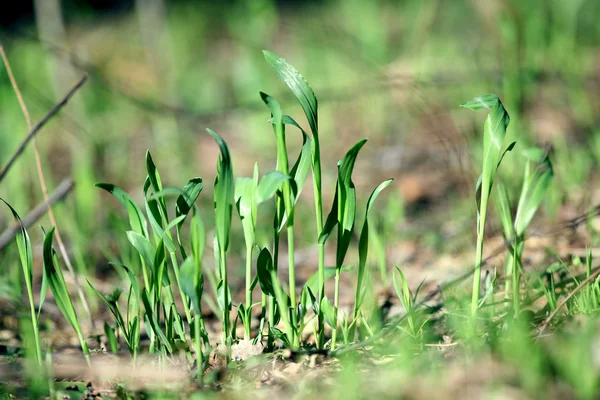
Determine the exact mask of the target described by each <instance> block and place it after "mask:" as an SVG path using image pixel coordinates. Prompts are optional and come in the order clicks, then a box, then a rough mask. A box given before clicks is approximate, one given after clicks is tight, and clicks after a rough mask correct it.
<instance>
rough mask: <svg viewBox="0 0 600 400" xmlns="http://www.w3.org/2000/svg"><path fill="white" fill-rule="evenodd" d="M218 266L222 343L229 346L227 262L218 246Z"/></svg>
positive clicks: (223, 251)
mask: <svg viewBox="0 0 600 400" xmlns="http://www.w3.org/2000/svg"><path fill="white" fill-rule="evenodd" d="M219 264H220V269H221V280H222V281H223V299H224V300H223V343H225V344H226V345H227V347H229V346H230V345H231V332H229V306H230V304H229V300H228V299H229V285H228V284H227V262H226V259H225V249H223V248H222V247H221V246H219Z"/></svg>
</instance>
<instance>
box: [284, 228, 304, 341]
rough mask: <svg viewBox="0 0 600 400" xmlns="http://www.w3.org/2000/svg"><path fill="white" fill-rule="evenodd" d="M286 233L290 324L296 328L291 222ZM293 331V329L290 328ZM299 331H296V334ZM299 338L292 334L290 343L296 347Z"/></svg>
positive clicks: (292, 230) (292, 229) (292, 231)
mask: <svg viewBox="0 0 600 400" xmlns="http://www.w3.org/2000/svg"><path fill="white" fill-rule="evenodd" d="M287 234H288V264H289V268H290V273H289V278H290V279H289V282H290V307H291V312H290V314H291V316H292V326H293V327H294V329H296V327H297V326H298V325H297V316H296V272H295V262H294V226H293V223H292V224H290V225H288V228H287ZM292 333H294V330H292ZM299 334H301V332H298V335H299ZM299 341H300V339H299V338H298V337H297V335H295V334H294V335H293V336H292V344H293V346H294V347H298V346H299V345H300V343H299Z"/></svg>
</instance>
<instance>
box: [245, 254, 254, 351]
mask: <svg viewBox="0 0 600 400" xmlns="http://www.w3.org/2000/svg"><path fill="white" fill-rule="evenodd" d="M251 286H252V246H248V247H246V310H247V313H248V314H247V315H250V309H251V308H252V288H251ZM244 325H245V326H244V339H245V340H250V321H249V320H248V321H246V320H244Z"/></svg>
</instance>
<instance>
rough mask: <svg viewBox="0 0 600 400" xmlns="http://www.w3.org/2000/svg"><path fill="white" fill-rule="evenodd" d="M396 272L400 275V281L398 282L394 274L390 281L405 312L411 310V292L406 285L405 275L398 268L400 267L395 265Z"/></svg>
mask: <svg viewBox="0 0 600 400" xmlns="http://www.w3.org/2000/svg"><path fill="white" fill-rule="evenodd" d="M396 272H398V274H399V275H400V279H401V282H400V283H398V281H397V280H396V274H392V282H393V284H394V289H395V290H396V294H397V295H398V298H399V299H400V302H401V303H402V306H403V307H404V310H405V311H406V312H407V313H410V312H411V310H412V294H411V291H410V288H409V287H408V283H407V282H406V277H405V276H404V274H403V273H402V271H401V270H400V268H398V267H396Z"/></svg>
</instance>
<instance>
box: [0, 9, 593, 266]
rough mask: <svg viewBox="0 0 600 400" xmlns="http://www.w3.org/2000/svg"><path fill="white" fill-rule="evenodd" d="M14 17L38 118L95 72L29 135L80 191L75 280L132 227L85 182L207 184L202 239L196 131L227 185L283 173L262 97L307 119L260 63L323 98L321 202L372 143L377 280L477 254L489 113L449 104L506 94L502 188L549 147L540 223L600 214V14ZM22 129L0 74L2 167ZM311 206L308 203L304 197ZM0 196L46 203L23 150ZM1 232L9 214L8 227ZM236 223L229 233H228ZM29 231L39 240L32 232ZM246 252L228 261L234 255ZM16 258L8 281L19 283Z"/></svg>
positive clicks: (63, 221)
mask: <svg viewBox="0 0 600 400" xmlns="http://www.w3.org/2000/svg"><path fill="white" fill-rule="evenodd" d="M19 4H20V5H19V6H18V7H16V8H15V9H14V10H12V11H7V12H4V10H3V11H2V14H3V15H2V18H1V22H2V27H1V30H0V44H1V45H4V46H5V49H6V52H7V54H8V57H9V60H10V62H11V64H12V67H13V71H14V73H15V76H16V79H17V82H18V83H19V85H20V88H21V90H22V92H23V94H24V98H25V102H26V103H27V106H28V108H29V110H30V112H31V114H32V116H33V119H34V121H38V120H39V119H41V118H42V117H43V115H44V114H45V113H46V112H47V111H48V110H49V109H50V107H51V106H52V105H53V104H54V103H55V102H56V101H58V100H59V99H60V98H61V97H62V96H63V95H64V94H65V93H66V92H67V91H68V90H69V89H70V87H71V86H72V85H73V84H74V83H75V82H76V81H77V80H78V79H79V77H80V76H81V75H82V74H84V73H87V74H88V75H89V78H90V79H89V81H88V83H87V84H86V85H85V86H84V88H83V89H82V90H81V91H80V92H78V93H77V94H76V95H75V97H74V99H73V100H72V101H71V102H70V103H69V104H68V106H67V107H66V108H65V109H64V110H63V111H62V112H61V113H60V115H59V116H58V117H57V118H55V119H53V120H52V122H51V123H50V124H49V125H48V126H47V127H46V128H44V129H43V130H42V131H41V133H40V134H39V143H40V150H41V153H42V158H43V163H44V168H45V171H46V175H47V179H49V182H50V188H49V190H50V191H52V189H53V188H54V187H55V186H56V185H57V184H58V183H59V182H61V181H62V180H63V179H64V178H68V177H72V178H73V179H74V180H75V182H76V189H75V190H74V191H73V192H72V193H71V194H70V195H69V196H68V198H67V199H66V200H65V201H64V202H62V203H60V204H58V205H57V206H56V207H55V208H54V209H55V212H56V214H57V218H58V221H59V225H60V228H61V229H62V230H63V231H64V233H63V235H64V236H66V239H67V242H68V245H69V249H70V251H71V252H72V255H73V258H74V259H75V260H76V264H77V266H78V268H80V269H81V270H84V271H93V270H94V269H95V273H96V274H99V273H101V272H102V271H103V270H106V271H108V270H110V267H109V266H107V265H106V260H114V259H122V258H123V257H125V254H127V253H130V252H131V250H130V249H129V246H128V244H127V240H126V237H125V234H124V231H125V229H124V227H125V226H126V221H125V218H124V213H123V212H122V211H121V210H120V208H119V207H118V206H117V204H116V202H115V201H113V199H109V196H108V195H107V194H105V193H102V192H101V190H99V189H97V188H95V187H94V183H96V182H112V183H115V184H117V185H119V186H120V187H122V188H124V189H125V190H127V191H129V192H130V193H131V194H132V195H133V196H134V198H137V199H140V198H141V195H142V190H141V189H142V184H143V179H144V177H145V174H146V172H145V164H144V155H145V152H146V150H150V152H151V153H152V155H153V158H154V160H155V162H156V163H157V165H158V167H159V169H160V172H161V175H162V180H163V182H164V183H165V185H166V186H177V187H181V186H182V185H183V184H184V183H185V182H186V181H187V180H188V179H189V178H191V177H194V176H201V177H203V178H204V181H205V190H204V192H203V193H202V194H201V196H200V199H201V200H200V201H201V202H203V204H204V205H205V206H206V207H207V208H206V219H207V221H208V224H209V226H210V218H211V212H209V208H210V207H211V205H212V189H211V186H212V182H213V179H214V176H215V164H216V158H217V148H216V146H215V145H214V144H213V142H212V139H211V138H210V137H209V136H208V135H207V134H206V132H205V131H204V128H206V127H210V128H212V129H214V130H216V131H217V132H219V133H220V134H221V135H222V136H223V137H224V138H225V139H226V140H227V141H228V143H229V145H230V147H231V151H232V153H233V159H234V172H235V174H236V175H237V176H249V175H251V171H252V167H253V164H254V162H255V161H258V162H259V165H260V167H261V171H263V172H266V171H268V170H270V169H272V168H273V167H274V165H275V141H274V138H273V134H272V131H271V128H270V126H269V124H268V123H267V119H268V117H269V112H268V110H267V108H266V107H265V106H264V105H263V104H262V102H261V100H260V96H259V91H261V90H262V91H265V92H267V93H269V94H271V95H273V96H275V97H276V98H278V99H279V100H280V101H281V102H282V104H283V107H284V112H286V113H287V114H290V115H292V116H294V117H295V118H297V119H298V121H300V122H301V123H302V124H304V125H305V126H306V121H305V120H304V117H303V114H302V112H301V110H300V108H299V106H298V105H297V104H296V102H295V100H294V99H293V97H292V96H290V94H289V93H288V92H287V90H286V88H285V87H284V85H282V84H281V82H280V81H279V80H278V79H277V77H276V76H275V74H273V72H272V71H271V70H270V69H269V68H268V66H267V65H266V64H265V62H264V59H263V56H262V53H261V50H262V49H269V50H271V51H274V52H276V53H278V54H280V55H281V56H283V57H285V58H286V59H287V60H288V61H290V62H291V63H292V64H293V65H294V66H296V68H297V69H298V70H299V71H300V72H301V73H302V74H303V75H304V76H305V77H306V79H307V80H308V82H309V83H310V84H311V86H312V87H313V89H314V91H315V93H316V95H317V97H318V99H319V105H320V118H319V119H320V122H321V129H320V131H321V146H322V149H323V150H322V152H323V159H324V174H325V175H324V190H325V195H326V198H327V199H330V198H331V197H332V195H333V187H334V183H335V173H336V171H335V162H336V161H337V160H338V159H340V158H341V157H342V156H343V154H344V153H345V151H346V150H347V149H348V148H349V147H350V146H351V144H352V143H354V142H355V141H357V140H359V139H360V138H363V137H367V138H369V143H368V145H367V147H366V148H365V150H364V152H363V153H362V154H361V156H360V159H359V163H358V164H357V172H356V176H355V182H356V184H357V187H358V188H359V189H358V193H359V201H361V202H362V203H361V204H363V203H364V202H365V201H366V198H364V195H365V192H367V193H368V191H370V190H371V189H372V188H373V187H374V186H375V185H376V184H377V183H378V182H380V181H381V180H382V179H384V178H387V177H393V178H395V179H396V182H395V184H394V186H393V188H394V190H393V191H391V192H390V193H389V194H388V195H387V196H386V198H385V200H384V201H387V205H384V206H383V207H381V208H380V211H379V213H380V215H379V216H377V215H376V216H375V217H374V218H375V219H377V221H378V227H379V229H378V230H377V232H379V236H378V237H377V238H375V239H376V240H375V243H376V244H375V245H374V248H375V249H376V251H375V254H376V256H377V261H376V262H378V263H379V264H380V266H381V267H382V268H385V266H386V264H387V263H388V261H389V265H391V263H396V262H404V261H405V259H406V258H407V257H408V256H407V255H406V251H404V250H403V249H404V248H403V247H402V246H401V245H400V244H399V243H400V242H402V241H409V243H410V244H411V245H414V244H415V243H418V244H419V245H420V246H423V247H426V248H430V249H433V250H434V251H446V250H448V249H450V250H451V249H454V248H459V247H460V246H461V244H464V243H471V242H472V240H471V238H472V235H473V234H474V231H475V229H474V227H475V222H474V221H475V207H474V206H475V202H474V201H473V195H472V193H473V190H474V183H475V181H476V179H477V170H478V168H479V164H480V162H479V157H480V153H481V150H480V148H481V137H482V134H481V132H482V122H483V118H484V114H481V115H478V114H475V113H472V112H469V111H467V110H464V109H460V108H459V105H460V104H462V103H464V102H465V101H467V100H469V99H471V98H473V97H476V96H478V95H481V94H484V93H488V92H491V93H497V94H498V95H499V96H500V97H501V98H502V100H503V102H504V104H505V106H506V108H507V110H508V111H509V113H510V115H511V118H512V123H511V128H510V130H509V136H510V137H509V138H508V140H509V141H512V140H517V141H518V144H517V148H516V149H515V152H513V153H514V154H510V155H509V156H507V157H508V158H507V160H509V162H505V164H504V165H503V166H502V168H501V170H502V174H501V176H503V177H505V178H506V177H514V179H507V182H506V183H508V185H509V186H510V188H511V190H514V191H515V192H516V190H517V189H518V187H519V185H520V179H521V171H522V166H523V164H524V159H522V157H520V156H519V155H518V153H519V151H517V150H520V149H524V148H525V147H526V146H528V145H532V144H537V145H541V146H551V147H552V149H553V161H554V165H555V169H556V176H557V178H556V184H555V185H554V186H553V187H552V190H551V193H550V194H549V198H548V200H547V201H546V202H545V215H546V217H547V218H548V221H549V223H551V224H554V223H558V222H559V221H561V220H565V219H568V218H570V217H573V216H575V215H577V214H578V213H580V212H584V211H586V210H587V209H588V208H589V207H590V206H592V205H594V204H596V202H598V200H599V199H598V190H597V189H596V188H597V183H598V173H597V169H596V167H597V166H598V163H600V124H599V122H600V120H599V117H598V116H599V115H600V113H599V108H600V47H599V45H600V24H598V20H600V6H599V5H598V2H597V1H596V0H568V1H565V0H539V1H534V0H452V1H448V0H404V1H390V0H369V1H364V0H330V1H324V0H323V1H298V0H296V1H283V0H280V1H275V0H235V1H234V0H229V1H222V2H221V1H216V2H213V1H184V0H179V1H168V0H137V1H133V0H129V1H117V0H112V1H109V0H104V1H101V0H95V1H85V0H70V1H66V0H64V1H60V0H36V1H33V2H19ZM26 132H27V129H26V125H25V120H24V118H23V115H22V113H21V111H20V109H19V104H18V102H17V99H16V97H15V95H14V93H13V91H12V89H11V86H10V83H9V80H8V76H7V74H6V71H5V68H4V66H3V65H2V66H0V165H4V164H5V163H6V162H7V161H8V159H9V157H10V156H11V155H12V153H13V152H14V150H15V148H16V147H17V146H18V144H19V143H20V141H21V140H22V138H23V137H24V136H25V135H26ZM296 136H297V137H296ZM289 143H290V147H291V148H293V149H298V148H299V144H300V137H299V135H295V134H294V135H291V136H290V139H289ZM292 151H293V153H295V152H296V150H292ZM309 186H311V185H307V187H309ZM305 192H306V193H303V195H304V196H306V198H308V199H310V198H311V193H310V189H306V190H305ZM361 194H362V195H363V197H361ZM0 197H2V198H4V199H5V200H7V201H8V202H9V203H10V204H12V205H13V206H14V207H15V208H16V209H17V211H18V212H19V213H20V214H21V215H25V214H27V212H28V211H29V210H30V209H31V208H33V207H34V206H35V205H36V204H38V203H39V202H41V201H42V195H41V191H40V188H39V182H38V178H37V175H36V170H35V164H34V154H33V150H32V148H31V146H29V147H28V149H27V151H26V152H25V153H24V155H23V156H22V157H21V159H19V161H18V162H17V164H16V165H15V167H14V168H13V169H12V170H11V172H10V174H9V175H8V177H7V178H6V179H4V180H3V181H2V182H1V183H0ZM513 197H514V196H513ZM329 203H330V202H329V201H328V200H326V203H325V204H329ZM326 207H327V206H326ZM361 209H362V206H361ZM304 212H306V213H307V217H306V218H305V219H304V220H305V221H309V222H307V223H306V227H304V229H305V230H306V232H307V233H306V235H305V236H304V237H303V236H302V235H300V238H299V241H300V242H301V243H300V244H299V246H298V248H299V249H300V253H301V254H303V253H302V249H303V247H304V248H309V247H310V246H311V245H312V240H313V239H312V237H313V236H314V226H313V223H314V222H313V219H314V217H312V216H310V217H309V216H308V214H310V213H311V212H312V206H309V205H307V206H306V207H305V211H304ZM264 214H267V213H264ZM382 215H385V218H384V217H383V216H382ZM301 220H302V219H301ZM9 221H10V218H9V215H8V213H2V215H0V228H5V227H6V226H8V223H9ZM265 223H266V224H268V221H267V222H265ZM38 224H42V225H44V226H48V225H49V222H48V221H47V220H45V219H42V220H41V221H39V223H38ZM235 224H237V225H238V228H239V221H237V219H236V222H235ZM36 225H37V224H36ZM0 230H2V229H0ZM38 231H39V229H34V228H30V232H32V235H33V236H34V237H36V236H37V234H38V233H39V232H38ZM238 235H239V233H238ZM377 239H379V240H377ZM262 240H267V238H263V239H262ZM234 242H235V241H234ZM37 243H39V239H38V240H37ZM241 244H242V241H241V240H240V241H238V246H236V247H235V248H234V250H233V251H234V252H235V251H240V252H241V247H242V246H241ZM238 247H239V249H238ZM312 247H314V246H312ZM312 247H311V248H312ZM385 248H387V251H386V250H385ZM6 251H11V250H10V249H7V250H4V253H6ZM0 256H2V257H3V255H2V254H0ZM314 257H315V255H314V254H312V253H310V252H309V253H307V255H306V257H304V258H303V257H302V256H299V262H300V263H303V262H304V263H306V264H311V262H310V260H311V259H312V258H314ZM3 259H6V260H8V259H11V260H15V262H16V259H17V258H16V257H15V258H12V257H11V258H4V257H3ZM303 260H304V261H303ZM306 260H308V261H306ZM8 264H9V263H4V262H2V263H0V268H2V269H5V268H6V269H12V270H13V271H16V273H18V271H19V269H18V268H9V267H10V265H8ZM311 268H312V267H311ZM241 270H242V268H240V274H241ZM311 270H314V268H313V269H311ZM382 274H384V273H382ZM430 277H431V276H430Z"/></svg>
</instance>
